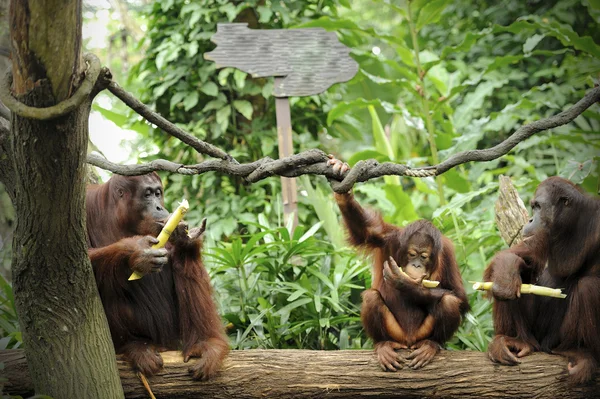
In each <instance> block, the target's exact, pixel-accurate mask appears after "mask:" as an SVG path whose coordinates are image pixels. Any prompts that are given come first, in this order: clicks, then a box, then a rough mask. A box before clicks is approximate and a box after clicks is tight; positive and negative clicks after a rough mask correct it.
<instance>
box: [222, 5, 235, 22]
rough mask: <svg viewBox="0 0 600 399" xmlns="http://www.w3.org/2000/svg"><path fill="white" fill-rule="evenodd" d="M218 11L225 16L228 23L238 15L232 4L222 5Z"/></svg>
mask: <svg viewBox="0 0 600 399" xmlns="http://www.w3.org/2000/svg"><path fill="white" fill-rule="evenodd" d="M219 11H221V12H224V13H225V14H227V19H228V20H229V22H231V21H233V20H234V19H235V17H237V14H238V9H237V8H236V7H235V5H233V4H232V3H226V4H223V5H222V6H221V7H219Z"/></svg>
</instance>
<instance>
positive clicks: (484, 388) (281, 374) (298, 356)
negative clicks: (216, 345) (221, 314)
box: [0, 349, 600, 399]
mask: <svg viewBox="0 0 600 399" xmlns="http://www.w3.org/2000/svg"><path fill="white" fill-rule="evenodd" d="M407 353H408V352H407ZM163 358H164V360H165V368H164V370H163V371H162V372H161V373H160V374H158V375H157V376H155V377H152V378H150V379H149V380H148V382H149V384H150V387H151V389H152V391H153V392H154V394H155V395H156V397H157V398H169V399H180V398H181V399H183V398H198V399H202V398H211V399H250V398H252V399H258V398H260V399H265V398H277V399H291V398H294V399H304V398H327V399H336V398H362V399H369V398H372V399H385V398H408V397H412V398H434V397H435V398H506V397H514V398H536V399H541V398H564V399H575V398H598V397H600V391H599V390H598V382H599V379H596V381H595V382H594V383H593V384H590V385H587V386H585V387H569V386H567V383H566V381H565V378H566V363H567V361H566V360H565V358H563V357H560V356H551V355H547V354H542V353H535V354H533V355H531V356H527V357H525V358H523V359H522V363H521V364H520V365H519V366H515V367H508V366H498V365H494V364H492V362H490V361H489V359H488V358H487V355H486V354H485V353H481V352H468V351H463V352H454V351H442V352H441V353H440V354H439V355H438V356H436V358H435V359H434V361H433V362H432V363H431V364H429V365H427V366H426V367H424V368H423V369H420V370H416V371H415V370H411V369H408V368H405V369H403V370H400V371H399V372H396V373H386V372H383V371H381V370H380V369H379V366H378V365H377V362H376V361H375V357H374V355H373V352H372V351H365V350H360V351H309V350H293V349H285V350H259V349H253V350H251V351H233V352H231V353H230V355H229V357H228V358H227V359H226V361H225V365H224V371H223V372H222V373H221V374H220V375H219V376H217V377H216V378H215V379H214V380H212V381H209V382H198V381H193V380H192V379H191V377H190V376H189V374H188V372H187V369H188V367H189V364H186V363H182V361H181V354H180V353H178V352H165V353H163ZM0 362H4V363H5V365H6V366H5V371H6V376H7V378H8V380H9V383H8V384H7V387H6V388H7V391H8V392H10V393H13V394H27V393H28V392H30V387H31V383H30V381H29V380H28V376H27V370H26V363H25V361H24V359H23V353H22V351H16V350H13V351H0ZM119 371H120V373H121V382H122V383H123V388H124V391H125V396H126V397H127V398H147V397H148V394H147V393H146V391H145V389H144V387H143V386H142V383H141V382H140V381H139V379H138V378H137V377H136V376H135V374H134V373H133V372H132V371H131V369H130V367H129V366H128V365H127V364H126V363H125V362H123V361H119Z"/></svg>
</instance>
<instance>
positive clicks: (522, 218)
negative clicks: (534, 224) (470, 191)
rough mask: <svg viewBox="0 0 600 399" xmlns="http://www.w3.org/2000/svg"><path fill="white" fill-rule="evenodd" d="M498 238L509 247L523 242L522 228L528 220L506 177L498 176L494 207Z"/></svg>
mask: <svg viewBox="0 0 600 399" xmlns="http://www.w3.org/2000/svg"><path fill="white" fill-rule="evenodd" d="M494 209H495V215H496V225H497V226H498V231H500V236H501V237H502V239H503V240H504V242H505V243H506V244H508V246H509V247H512V246H513V245H516V244H518V243H520V242H521V241H523V226H525V224H526V223H527V221H528V220H529V214H528V213H527V208H525V204H524V203H523V200H522V199H521V197H519V193H518V192H517V189H516V188H515V186H514V185H513V183H512V180H511V179H510V177H508V176H504V175H500V187H499V190H498V199H497V200H496V204H495V206H494Z"/></svg>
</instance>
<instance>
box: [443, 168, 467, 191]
mask: <svg viewBox="0 0 600 399" xmlns="http://www.w3.org/2000/svg"><path fill="white" fill-rule="evenodd" d="M442 176H443V179H444V180H445V181H446V185H447V186H448V187H450V188H451V189H453V190H455V191H458V192H459V193H468V192H469V191H470V190H471V184H470V183H469V181H468V180H467V179H466V178H465V177H463V176H462V175H460V174H459V173H458V172H457V171H456V169H450V170H449V171H447V172H446V173H444V174H443V175H442Z"/></svg>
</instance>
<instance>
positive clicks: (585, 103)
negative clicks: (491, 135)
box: [434, 87, 600, 175]
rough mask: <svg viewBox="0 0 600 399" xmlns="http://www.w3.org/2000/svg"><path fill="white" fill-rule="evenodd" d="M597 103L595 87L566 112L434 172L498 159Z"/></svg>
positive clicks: (452, 160)
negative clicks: (538, 134) (464, 164)
mask: <svg viewBox="0 0 600 399" xmlns="http://www.w3.org/2000/svg"><path fill="white" fill-rule="evenodd" d="M598 101H600V87H595V88H593V89H592V90H590V91H589V92H588V93H587V94H586V95H585V96H584V97H583V98H582V99H581V100H579V101H578V102H577V103H576V104H575V105H573V106H572V107H571V108H569V109H568V110H566V111H563V112H561V113H559V114H557V115H554V116H551V117H549V118H545V119H540V120H539V121H535V122H531V123H530V124H528V125H524V126H521V127H520V128H518V129H517V131H516V132H514V133H513V134H512V135H510V137H509V138H507V139H506V140H504V141H503V142H501V143H500V144H498V145H496V146H494V147H492V148H486V149H484V150H470V151H463V152H460V153H458V154H455V155H452V156H451V157H450V158H448V159H446V160H445V161H444V162H442V163H440V164H439V165H436V166H434V167H435V169H436V172H437V174H438V175H439V174H442V173H444V172H446V171H447V170H449V169H452V168H453V167H455V166H458V165H461V164H463V163H466V162H471V161H478V162H484V161H491V160H494V159H496V158H500V157H501V156H502V155H504V154H507V153H508V152H509V151H510V150H512V149H513V148H514V147H515V146H516V145H517V144H519V143H520V142H521V141H524V140H526V139H528V138H529V137H531V136H533V135H534V134H536V133H539V132H541V131H544V130H548V129H552V128H555V127H558V126H562V125H566V124H567V123H569V122H572V121H573V120H574V119H575V118H577V117H578V116H579V115H581V114H582V113H583V112H584V111H585V110H586V109H588V108H589V107H591V106H592V105H594V104H595V103H596V102H598Z"/></svg>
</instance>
